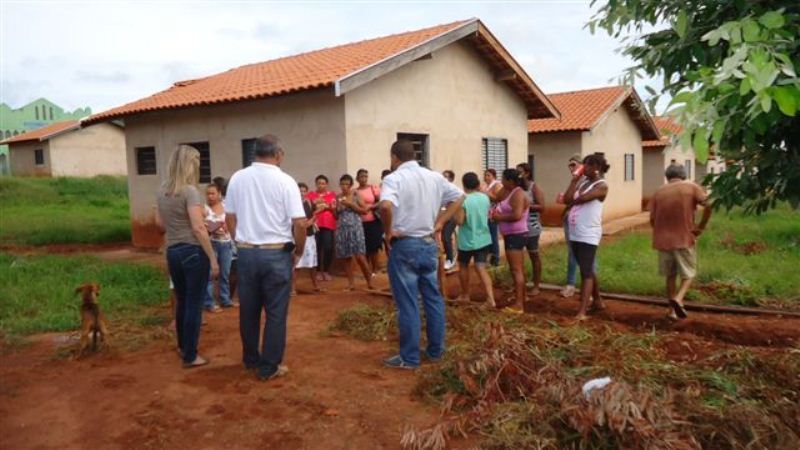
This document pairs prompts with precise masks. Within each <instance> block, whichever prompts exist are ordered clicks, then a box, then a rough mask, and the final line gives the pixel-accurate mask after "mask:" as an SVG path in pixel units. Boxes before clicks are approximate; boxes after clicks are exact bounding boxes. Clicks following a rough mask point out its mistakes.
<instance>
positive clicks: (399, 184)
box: [380, 140, 464, 369]
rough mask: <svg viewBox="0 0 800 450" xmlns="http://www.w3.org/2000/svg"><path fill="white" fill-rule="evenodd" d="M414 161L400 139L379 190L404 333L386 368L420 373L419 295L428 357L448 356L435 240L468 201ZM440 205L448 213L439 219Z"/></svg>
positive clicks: (411, 149)
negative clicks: (446, 354)
mask: <svg viewBox="0 0 800 450" xmlns="http://www.w3.org/2000/svg"><path fill="white" fill-rule="evenodd" d="M414 156H415V152H414V146H413V144H412V143H411V142H409V141H405V140H400V141H397V142H395V143H394V144H392V148H391V151H390V158H391V167H392V170H393V172H392V174H391V175H389V176H387V177H386V178H385V179H384V180H383V184H382V186H381V203H380V211H381V220H382V221H383V228H384V239H385V240H386V247H387V248H388V249H389V266H388V272H389V282H390V284H391V286H392V294H393V296H394V300H395V304H396V305H397V326H398V329H399V331H400V353H399V354H398V355H395V356H392V357H390V358H388V359H385V360H384V364H385V365H386V366H388V367H393V368H398V369H416V368H417V367H418V366H419V363H420V348H419V340H420V331H421V319H420V311H419V302H418V299H419V297H420V295H421V296H422V301H423V307H424V308H425V320H426V334H427V337H428V348H427V349H426V351H425V353H426V356H427V357H428V358H429V359H431V360H437V359H439V358H441V356H442V354H443V353H444V336H445V313H444V298H443V297H442V294H441V293H440V291H439V285H438V280H437V278H436V274H437V268H438V263H439V261H438V255H437V253H438V245H437V242H436V241H437V238H438V237H439V236H441V231H442V227H443V226H444V224H445V223H446V222H447V221H448V220H450V219H451V218H452V217H453V215H454V214H455V213H456V211H458V209H459V208H461V204H462V203H463V202H464V193H463V192H462V191H461V190H460V189H458V188H457V187H456V186H455V185H453V184H452V183H449V182H448V181H447V180H446V179H445V178H444V177H443V176H442V175H441V174H439V173H436V172H433V171H431V170H428V169H426V168H424V167H421V166H420V165H419V164H418V163H417V161H416V160H415V159H414ZM442 205H447V208H446V209H445V210H444V212H442V213H441V214H439V210H440V208H441V207H442ZM437 215H438V217H437Z"/></svg>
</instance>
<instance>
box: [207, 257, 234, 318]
mask: <svg viewBox="0 0 800 450" xmlns="http://www.w3.org/2000/svg"><path fill="white" fill-rule="evenodd" d="M211 247H213V248H214V253H216V254H217V264H219V303H220V304H221V305H223V306H231V305H233V302H232V301H231V286H230V281H229V280H230V275H231V261H233V242H231V241H228V242H219V241H211ZM203 306H205V307H206V308H211V307H212V306H214V280H212V279H210V278H209V280H208V292H207V293H206V300H205V302H204V303H203Z"/></svg>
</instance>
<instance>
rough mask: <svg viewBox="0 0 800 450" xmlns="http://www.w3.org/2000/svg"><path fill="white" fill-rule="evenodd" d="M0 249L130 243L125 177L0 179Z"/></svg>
mask: <svg viewBox="0 0 800 450" xmlns="http://www.w3.org/2000/svg"><path fill="white" fill-rule="evenodd" d="M0 210H2V214H0V243H3V244H16V245H46V244H71V243H76V244H88V243H104V242H122V241H129V240H130V237H131V231H130V219H129V212H128V188H127V181H126V179H125V177H111V176H97V177H94V178H72V177H59V178H28V177H0Z"/></svg>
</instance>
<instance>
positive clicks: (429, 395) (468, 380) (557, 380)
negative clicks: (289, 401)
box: [341, 305, 800, 449]
mask: <svg viewBox="0 0 800 450" xmlns="http://www.w3.org/2000/svg"><path fill="white" fill-rule="evenodd" d="M358 309H359V311H360V313H359V317H362V318H369V317H372V318H380V317H384V316H385V314H387V312H385V311H381V310H383V309H385V308H383V307H378V306H364V305H362V306H358ZM367 309H373V310H375V311H372V312H367V311H366V310H367ZM350 313H351V312H350V311H344V312H343V313H342V314H343V315H348V314H350ZM447 319H448V325H447V326H448V352H447V354H446V355H445V359H444V362H442V363H441V364H438V365H423V367H422V369H421V370H419V371H418V383H417V387H416V390H415V394H416V395H417V396H419V397H420V398H422V399H424V400H426V401H429V402H432V403H435V404H438V405H440V406H441V407H442V409H443V414H442V418H441V421H440V422H439V423H437V424H436V425H435V426H433V427H430V428H428V429H410V430H408V431H407V433H406V434H405V436H404V439H403V444H404V446H405V447H406V448H421V449H424V448H432V449H437V448H443V445H444V443H445V442H446V441H447V440H449V439H452V438H456V437H458V436H460V435H462V434H467V435H471V436H474V437H476V438H478V439H480V440H481V446H482V447H484V448H598V449H611V448H701V447H702V448H715V449H738V448H753V447H758V448H774V449H789V448H796V444H797V442H800V433H798V430H800V416H798V415H797V405H798V402H800V378H798V377H797V374H798V373H800V355H798V354H797V350H796V349H764V348H745V347H737V346H730V345H715V344H709V343H708V342H706V341H701V340H700V338H696V340H695V341H694V344H695V348H696V349H698V353H697V354H695V355H694V356H693V357H692V358H682V357H676V355H675V347H676V345H677V346H678V347H679V348H680V347H682V346H683V345H684V344H683V342H682V341H680V339H681V338H680V337H679V336H675V335H674V334H670V333H659V332H649V333H639V332H631V331H617V330H614V329H612V328H611V327H609V326H607V325H595V324H593V325H591V326H590V327H583V326H573V327H562V326H560V325H558V324H556V323H554V322H551V321H546V320H542V319H540V318H536V317H532V316H525V315H516V314H513V315H512V314H486V313H485V312H483V311H478V310H474V309H471V308H451V309H450V310H449V311H448V318H447ZM365 327H367V328H370V326H369V325H368V324H365V323H363V322H359V323H358V329H362V328H365ZM372 327H373V329H374V330H375V333H374V335H375V336H376V337H378V339H380V340H386V339H390V338H393V337H394V331H393V330H392V329H391V328H390V327H389V326H388V325H385V322H384V321H376V322H374V323H373V325H372ZM341 331H344V332H347V329H346V328H344V329H341ZM704 344H709V345H710V346H709V347H707V348H706V347H703V345H704ZM687 345H688V343H687ZM701 348H702V351H701ZM687 352H692V351H690V350H687ZM604 376H609V377H611V378H612V380H614V384H613V388H610V389H607V390H606V391H602V392H600V393H598V394H597V395H593V396H592V397H591V398H589V399H585V398H584V397H583V395H582V394H581V389H580V388H581V386H582V385H583V383H585V382H586V381H588V380H591V379H593V378H598V377H604Z"/></svg>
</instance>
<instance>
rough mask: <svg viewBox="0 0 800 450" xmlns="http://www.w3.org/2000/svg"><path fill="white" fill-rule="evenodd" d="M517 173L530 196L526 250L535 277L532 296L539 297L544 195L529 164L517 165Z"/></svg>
mask: <svg viewBox="0 0 800 450" xmlns="http://www.w3.org/2000/svg"><path fill="white" fill-rule="evenodd" d="M517 172H519V174H520V175H521V176H522V179H523V180H524V181H525V193H526V195H527V196H528V204H529V206H528V240H527V241H526V242H525V248H527V249H528V257H530V259H531V273H532V275H533V286H532V287H533V290H532V291H531V295H539V285H540V284H541V282H542V259H541V258H540V257H539V237H540V236H541V234H542V222H541V214H542V211H544V193H543V192H542V190H541V189H540V188H539V186H538V185H537V184H536V183H534V181H533V172H532V171H531V166H530V164H528V163H520V164H517Z"/></svg>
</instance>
